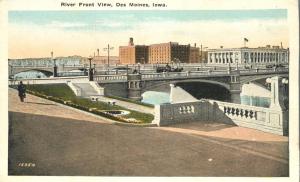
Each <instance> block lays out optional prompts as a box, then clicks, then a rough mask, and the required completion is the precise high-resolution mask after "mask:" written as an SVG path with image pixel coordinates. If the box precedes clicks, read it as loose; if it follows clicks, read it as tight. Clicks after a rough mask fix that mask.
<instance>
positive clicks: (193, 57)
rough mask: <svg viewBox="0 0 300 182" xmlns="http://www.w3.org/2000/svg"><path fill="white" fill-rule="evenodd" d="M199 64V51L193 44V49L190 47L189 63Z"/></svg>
mask: <svg viewBox="0 0 300 182" xmlns="http://www.w3.org/2000/svg"><path fill="white" fill-rule="evenodd" d="M199 62H200V49H199V47H196V44H194V47H190V58H189V63H199Z"/></svg>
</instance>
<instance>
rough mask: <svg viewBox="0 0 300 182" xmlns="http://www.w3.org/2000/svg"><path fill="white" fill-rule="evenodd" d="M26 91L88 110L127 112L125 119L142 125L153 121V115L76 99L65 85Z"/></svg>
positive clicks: (42, 86) (39, 86)
mask: <svg viewBox="0 0 300 182" xmlns="http://www.w3.org/2000/svg"><path fill="white" fill-rule="evenodd" d="M26 87H27V89H28V90H31V91H34V92H39V93H42V94H44V95H48V96H53V97H57V98H61V99H63V100H65V101H68V100H69V101H72V102H73V103H75V104H78V105H82V106H86V107H89V108H97V109H99V110H127V111H130V114H128V115H124V116H123V117H125V118H135V119H137V120H141V121H143V122H144V123H151V121H152V120H153V119H154V117H153V115H151V114H146V113H140V112H137V111H132V110H128V109H126V108H123V107H120V106H112V105H109V104H107V103H105V102H92V101H90V100H89V99H86V98H80V97H76V96H75V94H74V93H73V92H72V90H71V89H70V88H69V87H68V86H67V85H66V84H47V85H27V86H26Z"/></svg>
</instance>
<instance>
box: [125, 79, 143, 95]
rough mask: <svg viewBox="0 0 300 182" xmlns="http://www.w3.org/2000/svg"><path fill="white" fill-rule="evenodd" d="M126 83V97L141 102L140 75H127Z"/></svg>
mask: <svg viewBox="0 0 300 182" xmlns="http://www.w3.org/2000/svg"><path fill="white" fill-rule="evenodd" d="M127 81H128V87H127V90H128V95H127V97H128V98H129V99H132V100H137V101H141V100H142V75H141V74H129V75H127Z"/></svg>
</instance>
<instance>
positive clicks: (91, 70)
mask: <svg viewBox="0 0 300 182" xmlns="http://www.w3.org/2000/svg"><path fill="white" fill-rule="evenodd" d="M88 60H89V63H90V67H89V81H94V75H93V69H92V60H93V58H92V56H90V57H89V58H88Z"/></svg>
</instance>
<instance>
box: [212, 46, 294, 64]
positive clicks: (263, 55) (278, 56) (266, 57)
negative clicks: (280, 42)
mask: <svg viewBox="0 0 300 182" xmlns="http://www.w3.org/2000/svg"><path fill="white" fill-rule="evenodd" d="M288 62H289V49H284V48H282V47H279V46H273V47H271V46H270V45H267V46H266V47H258V48H248V47H242V48H232V49H228V48H220V49H210V50H208V62H207V63H209V64H228V63H239V64H253V63H271V64H279V63H288Z"/></svg>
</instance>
